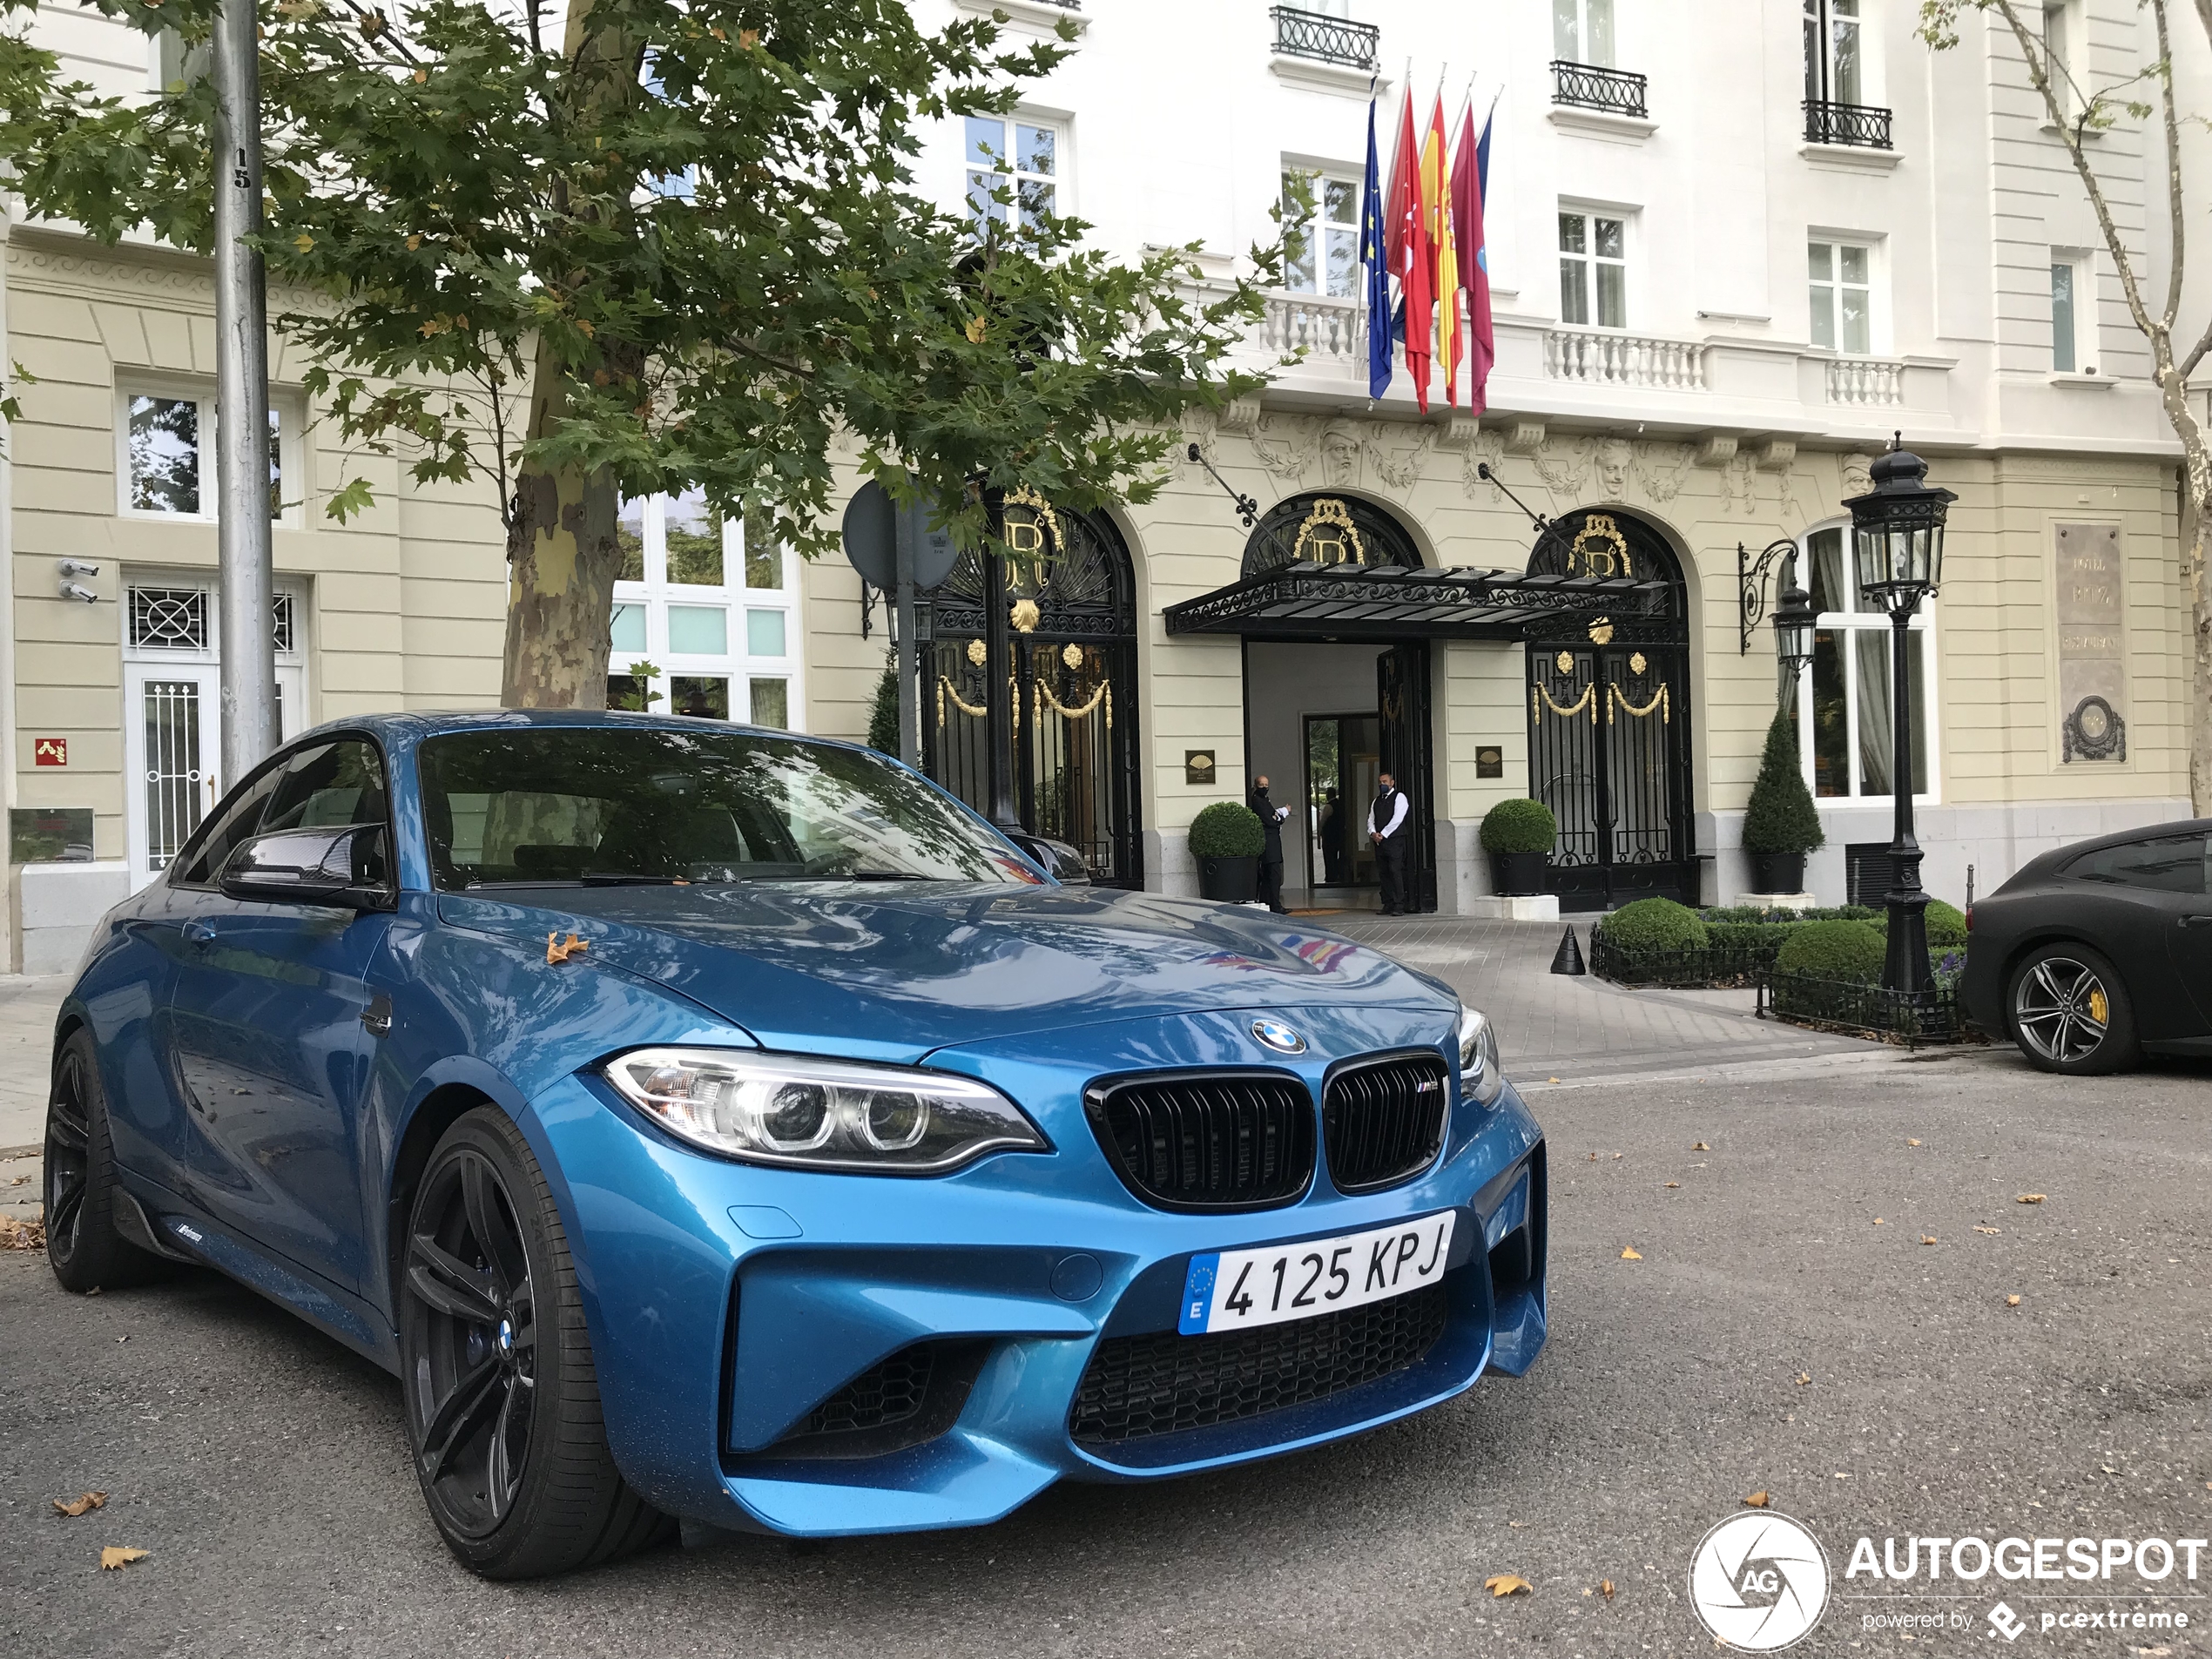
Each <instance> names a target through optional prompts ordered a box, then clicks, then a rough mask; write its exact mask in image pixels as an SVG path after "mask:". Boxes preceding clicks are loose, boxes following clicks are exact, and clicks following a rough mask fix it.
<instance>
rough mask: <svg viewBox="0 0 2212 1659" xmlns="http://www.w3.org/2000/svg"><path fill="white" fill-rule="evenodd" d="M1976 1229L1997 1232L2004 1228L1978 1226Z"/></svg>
mask: <svg viewBox="0 0 2212 1659" xmlns="http://www.w3.org/2000/svg"><path fill="white" fill-rule="evenodd" d="M1974 1231H1976V1232H1978V1233H1995V1232H2001V1231H2004V1230H2003V1229H2002V1228H1999V1227H1976V1228H1975V1229H1974Z"/></svg>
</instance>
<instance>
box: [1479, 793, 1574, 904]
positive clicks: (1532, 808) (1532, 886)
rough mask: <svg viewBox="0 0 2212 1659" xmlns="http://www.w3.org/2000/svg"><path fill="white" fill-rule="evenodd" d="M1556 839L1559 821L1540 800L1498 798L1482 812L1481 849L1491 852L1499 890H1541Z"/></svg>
mask: <svg viewBox="0 0 2212 1659" xmlns="http://www.w3.org/2000/svg"><path fill="white" fill-rule="evenodd" d="M1557 840H1559V820H1558V819H1555V818H1554V817H1553V816H1552V809H1551V808H1550V807H1548V806H1545V805H1544V803H1543V802H1541V801H1540V800H1529V799H1525V798H1523V799H1517V800H1501V801H1500V802H1499V803H1498V804H1497V805H1496V806H1493V807H1492V808H1491V809H1490V810H1489V811H1488V812H1487V813H1484V814H1483V815H1482V850H1483V851H1484V852H1486V853H1488V854H1489V855H1490V869H1491V874H1492V876H1493V877H1494V880H1495V882H1496V886H1497V889H1498V891H1499V892H1500V893H1502V894H1507V895H1510V896H1520V895H1523V894H1538V893H1541V892H1542V891H1543V890H1544V868H1545V867H1546V866H1547V865H1548V864H1549V863H1550V861H1551V854H1552V846H1553V844H1554V843H1555V842H1556V841H1557Z"/></svg>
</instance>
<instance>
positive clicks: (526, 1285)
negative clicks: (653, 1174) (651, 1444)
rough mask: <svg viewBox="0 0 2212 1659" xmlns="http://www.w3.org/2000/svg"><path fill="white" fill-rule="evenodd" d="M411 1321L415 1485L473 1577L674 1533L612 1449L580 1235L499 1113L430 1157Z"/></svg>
mask: <svg viewBox="0 0 2212 1659" xmlns="http://www.w3.org/2000/svg"><path fill="white" fill-rule="evenodd" d="M399 1313H400V1321H399V1324H400V1358H401V1367H402V1372H401V1386H402V1388H403V1389H404V1391H405V1393H406V1396H407V1416H408V1435H409V1438H410V1439H411V1440H412V1441H413V1443H414V1448H415V1473H416V1474H417V1476H418V1477H419V1478H420V1479H421V1483H422V1495H423V1497H424V1498H425V1499H426V1500H427V1501H428V1503H429V1506H430V1518H431V1519H432V1520H433V1521H435V1522H436V1524H437V1528H438V1531H439V1532H440V1534H442V1535H443V1537H444V1539H445V1541H446V1547H447V1548H449V1549H450V1550H452V1552H453V1553H454V1554H455V1556H456V1557H457V1558H458V1559H459V1560H460V1561H461V1562H462V1565H463V1566H465V1567H467V1568H469V1570H471V1571H472V1572H475V1573H478V1574H481V1575H483V1576H484V1577H486V1578H536V1577H542V1576H543V1575H548V1574H553V1573H563V1572H567V1571H570V1569H572V1568H578V1567H588V1566H592V1565H596V1564H597V1563H598V1562H600V1561H611V1560H612V1559H614V1558H615V1557H616V1556H617V1555H622V1554H628V1553H629V1552H630V1551H631V1550H633V1549H636V1548H638V1547H639V1546H641V1545H643V1544H644V1543H647V1542H649V1541H651V1540H652V1539H653V1538H654V1537H656V1536H657V1535H658V1534H661V1533H662V1532H663V1531H664V1529H665V1528H666V1527H667V1525H668V1523H667V1521H666V1519H665V1518H664V1516H662V1515H661V1514H659V1513H658V1511H656V1510H654V1509H653V1508H651V1507H650V1506H648V1505H647V1504H646V1503H645V1501H644V1500H643V1499H642V1498H640V1497H638V1496H637V1494H636V1493H634V1492H632V1491H631V1489H630V1487H628V1486H627V1485H626V1484H625V1483H624V1480H623V1478H622V1475H621V1474H620V1472H619V1471H617V1469H616V1467H615V1462H614V1457H613V1454H612V1453H610V1452H609V1451H608V1449H607V1437H606V1432H605V1429H604V1426H603V1424H602V1422H601V1420H600V1414H599V1386H598V1381H597V1377H596V1375H595V1373H594V1372H593V1370H592V1365H591V1343H590V1338H589V1336H588V1335H587V1334H586V1333H585V1331H584V1324H583V1301H582V1298H581V1297H580V1296H579V1294H578V1292H577V1282H576V1270H575V1267H574V1265H573V1264H572V1263H571V1262H570V1257H569V1246H568V1237H567V1234H566V1233H565V1231H563V1228H562V1226H561V1217H560V1213H559V1211H558V1210H557V1209H556V1206H555V1204H554V1203H553V1195H552V1193H551V1191H550V1190H549V1189H548V1187H547V1186H546V1184H545V1178H544V1176H543V1173H542V1172H541V1171H540V1170H539V1169H538V1167H537V1160H536V1158H535V1157H532V1156H531V1155H530V1150H529V1144H528V1143H526V1142H525V1141H524V1140H523V1136H522V1134H521V1132H520V1131H519V1130H516V1127H515V1125H514V1123H513V1122H512V1121H511V1120H509V1118H508V1116H506V1114H504V1113H503V1112H502V1111H500V1110H499V1109H497V1108H496V1107H490V1106H484V1107H479V1108H478V1109H476V1110H475V1111H472V1112H470V1113H469V1114H468V1115H467V1116H463V1117H462V1118H461V1119H460V1120H459V1121H458V1122H456V1123H455V1124H454V1125H453V1127H452V1128H451V1129H449V1130H447V1131H446V1134H445V1137H444V1138H443V1139H442V1140H441V1141H440V1142H439V1143H438V1145H437V1149H436V1150H435V1151H434V1152H432V1153H431V1155H430V1162H429V1164H428V1167H427V1168H425V1169H424V1170H423V1172H422V1180H421V1185H420V1186H419V1187H417V1188H416V1190H415V1204H414V1209H413V1214H412V1216H411V1217H410V1218H409V1221H408V1236H407V1239H406V1254H405V1258H404V1267H403V1271H402V1273H401V1282H400V1287H399Z"/></svg>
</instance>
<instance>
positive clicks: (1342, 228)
mask: <svg viewBox="0 0 2212 1659" xmlns="http://www.w3.org/2000/svg"><path fill="white" fill-rule="evenodd" d="M1301 180H1303V181H1304V183H1305V188H1306V191H1307V192H1308V193H1309V194H1310V195H1311V196H1312V199H1313V205H1312V207H1311V208H1309V209H1307V210H1306V212H1305V215H1304V216H1303V217H1300V216H1299V215H1298V210H1297V208H1296V206H1294V203H1293V199H1292V192H1293V189H1294V187H1295V186H1296V185H1297V184H1298V182H1299V181H1301ZM1283 223H1284V227H1285V229H1286V230H1289V231H1291V232H1293V233H1295V234H1294V235H1293V237H1292V239H1291V242H1292V246H1291V257H1290V260H1289V261H1288V262H1287V263H1286V264H1285V267H1284V274H1285V287H1289V288H1290V289H1291V291H1292V292H1294V293H1330V294H1335V295H1337V296H1338V297H1339V298H1349V297H1350V296H1352V295H1353V294H1356V293H1359V181H1358V180H1356V179H1339V178H1335V177H1332V176H1331V175H1330V174H1327V173H1318V172H1291V171H1289V170H1288V169H1285V172H1284V173H1283Z"/></svg>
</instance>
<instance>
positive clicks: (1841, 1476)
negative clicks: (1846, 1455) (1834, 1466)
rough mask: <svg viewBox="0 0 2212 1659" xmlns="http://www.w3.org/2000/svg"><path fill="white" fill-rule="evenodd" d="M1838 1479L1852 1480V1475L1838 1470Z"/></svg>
mask: <svg viewBox="0 0 2212 1659" xmlns="http://www.w3.org/2000/svg"><path fill="white" fill-rule="evenodd" d="M1836 1478H1837V1479H1838V1480H1850V1479H1851V1475H1850V1474H1849V1473H1848V1472H1847V1471H1845V1470H1843V1469H1838V1470H1837V1471H1836Z"/></svg>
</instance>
